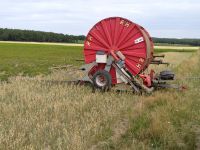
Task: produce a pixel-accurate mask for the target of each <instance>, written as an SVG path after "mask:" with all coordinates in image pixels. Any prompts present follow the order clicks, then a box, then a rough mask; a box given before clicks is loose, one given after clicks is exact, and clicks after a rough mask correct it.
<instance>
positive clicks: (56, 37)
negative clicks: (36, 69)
mask: <svg viewBox="0 0 200 150" xmlns="http://www.w3.org/2000/svg"><path fill="white" fill-rule="evenodd" d="M84 39H85V36H84V35H79V36H74V35H68V34H58V33H53V32H42V31H32V30H19V29H7V28H5V29H4V28H0V41H25V42H66V43H78V42H79V41H83V40H84Z"/></svg>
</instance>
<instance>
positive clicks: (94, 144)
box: [0, 54, 200, 150]
mask: <svg viewBox="0 0 200 150" xmlns="http://www.w3.org/2000/svg"><path fill="white" fill-rule="evenodd" d="M179 57H180V56H179ZM181 58H183V57H181ZM185 58H188V57H187V56H186V57H185ZM172 60H174V59H172ZM182 61H185V62H184V63H183V64H181V66H179V67H177V68H178V69H177V70H176V71H177V73H178V75H179V76H180V75H181V74H182V73H184V71H185V70H189V71H191V74H193V75H194V74H197V73H198V72H197V71H199V68H198V65H199V62H200V60H199V54H198V55H196V56H193V57H191V59H189V61H187V60H184V59H183V60H182ZM189 62H190V63H192V64H193V65H190V63H189ZM195 70H196V71H195ZM75 75H77V76H79V74H78V73H77V74H75V73H72V74H66V72H65V71H57V72H54V73H52V74H51V75H49V76H37V77H34V78H30V77H20V76H18V77H13V78H10V80H9V83H1V84H0V149H70V150H81V149H152V148H155V149H156V148H158V149H187V148H191V149H192V148H194V147H195V143H194V141H195V136H194V135H195V130H193V128H192V126H193V125H196V124H198V123H200V117H199V116H200V112H199V108H200V102H199V97H200V95H199V92H198V89H190V90H188V91H187V92H185V93H180V92H177V91H174V90H169V91H159V92H155V93H154V94H153V95H151V96H136V95H133V94H131V93H121V94H116V93H114V92H109V93H100V92H96V93H92V92H91V88H90V87H77V86H73V85H66V84H63V83H62V82H60V84H58V81H63V80H67V79H68V77H69V76H70V77H74V76H75ZM49 81H56V82H49ZM185 82H186V83H188V82H187V81H185ZM188 84H189V86H190V87H193V85H194V84H195V83H194V82H190V83H188Z"/></svg>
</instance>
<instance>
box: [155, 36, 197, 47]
mask: <svg viewBox="0 0 200 150" xmlns="http://www.w3.org/2000/svg"><path fill="white" fill-rule="evenodd" d="M153 41H154V43H165V44H180V45H191V46H200V39H176V38H155V37H154V38H153Z"/></svg>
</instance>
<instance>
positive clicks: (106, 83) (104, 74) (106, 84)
mask: <svg viewBox="0 0 200 150" xmlns="http://www.w3.org/2000/svg"><path fill="white" fill-rule="evenodd" d="M100 78H103V79H100ZM101 80H102V81H101ZM92 81H93V84H94V88H95V89H100V90H102V91H108V90H110V88H111V85H112V78H111V75H110V73H109V72H108V71H105V70H99V71H97V72H96V73H95V74H94V75H93V78H92Z"/></svg>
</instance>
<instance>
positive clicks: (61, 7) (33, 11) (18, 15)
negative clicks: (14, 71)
mask: <svg viewBox="0 0 200 150" xmlns="http://www.w3.org/2000/svg"><path fill="white" fill-rule="evenodd" d="M0 6H1V7H0V8H1V9H0V27H1V28H2V27H3V28H18V29H32V30H40V31H51V32H57V33H64V34H75V35H80V34H83V35H86V34H87V32H88V31H89V29H90V28H91V27H92V26H93V25H94V24H95V23H96V22H97V21H99V20H101V19H103V18H107V17H111V16H121V17H125V18H127V19H130V20H132V21H133V22H136V23H138V24H140V25H141V26H143V27H145V28H146V29H147V30H148V31H149V33H150V34H151V36H154V37H175V38H200V0H164V1H163V0H0Z"/></svg>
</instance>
